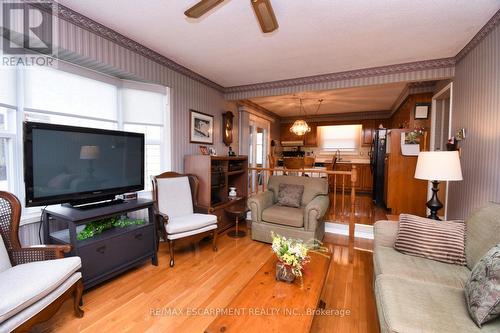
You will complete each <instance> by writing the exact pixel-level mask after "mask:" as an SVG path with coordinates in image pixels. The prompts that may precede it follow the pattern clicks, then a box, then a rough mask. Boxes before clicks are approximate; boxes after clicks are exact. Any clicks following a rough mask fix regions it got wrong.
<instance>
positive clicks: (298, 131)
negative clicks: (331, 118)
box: [290, 98, 323, 136]
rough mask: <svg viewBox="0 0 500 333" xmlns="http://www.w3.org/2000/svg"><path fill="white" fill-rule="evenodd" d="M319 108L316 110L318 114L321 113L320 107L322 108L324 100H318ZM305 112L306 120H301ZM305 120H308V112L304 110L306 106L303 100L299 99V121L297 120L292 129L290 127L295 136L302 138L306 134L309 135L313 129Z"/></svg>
mask: <svg viewBox="0 0 500 333" xmlns="http://www.w3.org/2000/svg"><path fill="white" fill-rule="evenodd" d="M318 102H319V104H318V108H317V109H316V114H317V113H318V111H319V107H320V106H321V103H322V102H323V100H322V99H320V100H318ZM302 112H304V119H300V115H301V113H302ZM305 118H307V114H306V110H305V109H304V106H303V104H302V98H300V99H299V119H297V120H295V122H294V123H293V125H292V127H290V132H292V133H294V134H295V135H298V136H302V135H304V134H306V133H309V132H310V131H311V127H310V126H309V125H308V124H307V122H306V121H305Z"/></svg>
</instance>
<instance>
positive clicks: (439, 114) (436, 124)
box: [428, 82, 453, 220]
mask: <svg viewBox="0 0 500 333" xmlns="http://www.w3.org/2000/svg"><path fill="white" fill-rule="evenodd" d="M452 103H453V82H450V83H449V84H448V85H446V87H444V88H443V89H441V90H440V91H439V92H437V93H436V94H435V95H434V96H432V118H431V138H430V150H431V151H434V150H446V144H447V143H448V139H450V138H451V136H452V134H451V133H452V132H451V120H452V110H453V104H452ZM431 187H432V186H431V184H430V183H429V190H428V198H430V196H431V195H432V191H431ZM439 192H440V193H441V195H440V200H441V201H442V202H443V206H444V207H443V208H444V210H443V211H444V219H445V220H446V217H447V216H448V204H447V203H448V182H441V185H440V190H439Z"/></svg>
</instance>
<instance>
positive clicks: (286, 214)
mask: <svg viewBox="0 0 500 333" xmlns="http://www.w3.org/2000/svg"><path fill="white" fill-rule="evenodd" d="M262 220H263V221H264V222H268V223H276V224H281V225H286V226H290V227H297V228H301V227H303V226H304V210H303V209H302V208H293V207H285V206H278V205H274V206H271V207H269V208H266V209H264V211H263V212H262Z"/></svg>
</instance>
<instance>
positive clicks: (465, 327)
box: [373, 203, 500, 333]
mask: <svg viewBox="0 0 500 333" xmlns="http://www.w3.org/2000/svg"><path fill="white" fill-rule="evenodd" d="M465 223H466V227H467V231H466V245H465V255H466V259H467V265H466V266H458V265H453V264H446V263H442V262H438V261H433V260H429V259H425V258H420V257H415V256H409V255H405V254H402V253H400V252H398V251H396V250H395V249H394V243H395V240H396V237H397V233H398V222H393V221H378V222H376V223H375V225H374V253H373V265H374V275H375V278H374V284H375V286H374V291H375V298H376V304H377V312H378V318H379V322H380V330H381V332H382V333H386V332H391V333H393V332H394V333H395V332H397V333H406V332H439V333H447V332H450V333H458V332H482V333H493V332H500V318H497V319H494V320H492V321H490V322H488V323H486V324H484V325H483V326H482V328H479V327H478V326H476V324H475V323H474V322H473V321H472V319H471V318H470V316H469V313H468V309H467V304H466V301H465V294H464V286H465V283H466V281H467V280H468V278H469V276H470V275H471V270H472V269H473V268H474V266H475V265H476V263H477V262H478V261H479V260H480V259H481V258H482V257H483V256H484V255H485V254H486V252H487V251H488V250H489V249H490V248H492V247H493V246H495V245H496V244H498V243H500V205H499V204H493V203H491V204H489V205H487V206H486V207H483V208H481V209H479V210H477V211H475V212H474V213H472V214H471V216H470V217H468V218H467V220H466V221H465Z"/></svg>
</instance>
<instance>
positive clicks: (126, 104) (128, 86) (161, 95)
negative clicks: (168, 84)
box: [120, 81, 167, 125]
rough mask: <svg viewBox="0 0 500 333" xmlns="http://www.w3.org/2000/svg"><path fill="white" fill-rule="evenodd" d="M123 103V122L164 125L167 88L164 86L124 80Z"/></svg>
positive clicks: (122, 89)
mask: <svg viewBox="0 0 500 333" xmlns="http://www.w3.org/2000/svg"><path fill="white" fill-rule="evenodd" d="M120 94H121V105H122V111H123V122H125V123H133V124H148V125H163V122H164V121H163V118H164V114H165V111H166V103H167V98H166V94H167V89H166V88H165V87H163V86H158V85H154V84H147V83H141V82H134V81H122V88H121V90H120Z"/></svg>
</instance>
